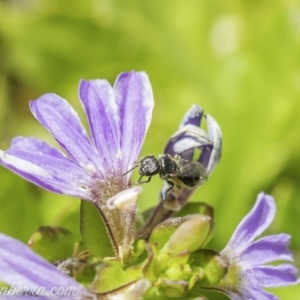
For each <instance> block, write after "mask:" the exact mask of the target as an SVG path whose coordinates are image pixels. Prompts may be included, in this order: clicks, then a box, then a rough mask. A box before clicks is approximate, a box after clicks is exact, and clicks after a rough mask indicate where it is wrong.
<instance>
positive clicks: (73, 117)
mask: <svg viewBox="0 0 300 300" xmlns="http://www.w3.org/2000/svg"><path fill="white" fill-rule="evenodd" d="M30 109H31V112H32V114H33V115H34V116H35V118H36V119H37V120H38V121H39V122H40V123H41V124H42V125H43V126H44V127H46V128H47V129H48V130H49V131H50V132H51V134H52V135H53V136H54V138H55V139H56V140H57V142H58V143H59V144H60V145H61V146H62V147H63V148H64V149H65V150H66V151H67V153H68V154H69V155H70V156H72V157H73V158H74V159H75V160H76V161H77V162H78V164H80V165H81V166H83V167H85V168H94V169H95V170H96V169H98V170H99V171H101V173H102V175H104V174H105V173H104V170H103V167H102V165H103V164H102V162H101V161H99V155H97V152H96V150H95V149H94V147H93V146H92V145H91V142H90V140H89V138H88V136H87V134H86V131H85V129H84V128H83V126H82V124H81V122H80V119H79V117H78V114H77V113H76V112H75V111H74V109H73V108H72V107H71V106H70V104H69V103H68V102H67V101H66V100H64V99H62V98H60V97H59V96H57V95H55V94H45V95H43V96H41V97H40V98H39V99H38V100H36V101H31V102H30Z"/></svg>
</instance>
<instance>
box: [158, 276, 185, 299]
mask: <svg viewBox="0 0 300 300" xmlns="http://www.w3.org/2000/svg"><path fill="white" fill-rule="evenodd" d="M159 291H160V293H162V294H163V295H164V296H166V297H169V298H181V297H183V296H184V295H185V294H186V293H187V291H188V283H187V282H186V281H184V280H170V279H162V280H161V281H160V283H159Z"/></svg>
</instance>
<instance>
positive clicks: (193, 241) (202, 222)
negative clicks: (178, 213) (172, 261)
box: [160, 214, 212, 255]
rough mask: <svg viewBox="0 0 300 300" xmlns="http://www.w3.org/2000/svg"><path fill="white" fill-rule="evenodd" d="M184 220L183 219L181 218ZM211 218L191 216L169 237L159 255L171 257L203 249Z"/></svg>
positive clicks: (208, 233)
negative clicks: (169, 255) (166, 254)
mask: <svg viewBox="0 0 300 300" xmlns="http://www.w3.org/2000/svg"><path fill="white" fill-rule="evenodd" d="M182 218H185V217H182ZM211 221H212V220H211V218H210V217H209V216H206V215H199V214H197V215H191V216H189V218H188V219H187V220H186V221H185V222H183V223H182V224H181V225H180V226H179V227H178V228H177V230H176V231H175V232H174V233H173V234H172V235H171V237H170V238H169V240H168V242H167V243H166V244H165V245H164V247H163V248H162V249H161V251H160V253H169V254H171V255H175V254H178V253H180V252H186V251H188V252H189V253H191V252H193V251H195V250H197V249H199V248H201V247H203V246H204V245H205V243H206V241H207V237H208V236H209V235H210V232H211V229H212V222H211Z"/></svg>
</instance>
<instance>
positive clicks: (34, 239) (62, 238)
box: [28, 226, 75, 262]
mask: <svg viewBox="0 0 300 300" xmlns="http://www.w3.org/2000/svg"><path fill="white" fill-rule="evenodd" d="M74 244H75V240H74V237H73V235H72V233H71V232H70V231H69V230H67V229H64V228H61V227H54V226H42V227H40V228H39V229H38V230H37V231H36V232H35V233H33V234H32V235H31V237H30V239H29V242H28V245H29V246H30V247H31V249H32V250H33V251H35V252H36V253H38V254H39V255H41V256H42V257H44V258H45V259H46V260H48V261H50V262H54V261H57V260H62V259H65V258H68V257H71V256H72V255H73V248H74Z"/></svg>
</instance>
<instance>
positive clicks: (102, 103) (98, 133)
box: [79, 80, 121, 169]
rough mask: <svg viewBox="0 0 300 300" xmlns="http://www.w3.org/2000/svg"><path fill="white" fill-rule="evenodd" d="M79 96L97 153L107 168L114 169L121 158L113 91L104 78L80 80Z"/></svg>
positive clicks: (118, 121)
mask: <svg viewBox="0 0 300 300" xmlns="http://www.w3.org/2000/svg"><path fill="white" fill-rule="evenodd" d="M79 96H80V99H81V102H82V105H83V108H84V110H85V113H86V115H87V117H88V121H89V126H90V131H91V133H92V137H93V141H94V143H95V146H96V148H97V149H98V153H99V155H100V156H101V157H103V160H104V162H103V163H104V164H105V165H106V168H107V169H114V166H116V165H117V164H116V162H117V161H118V159H120V158H121V149H120V128H119V123H120V120H118V115H117V113H118V112H117V105H116V102H115V98H114V91H113V88H112V87H111V85H110V84H109V83H108V82H107V81H106V80H91V81H85V80H82V81H81V82H80V85H79Z"/></svg>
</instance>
